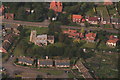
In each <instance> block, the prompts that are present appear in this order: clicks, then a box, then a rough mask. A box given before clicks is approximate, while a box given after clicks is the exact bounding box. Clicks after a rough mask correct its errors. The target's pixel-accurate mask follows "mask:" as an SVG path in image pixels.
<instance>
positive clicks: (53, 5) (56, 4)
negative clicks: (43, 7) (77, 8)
mask: <svg viewBox="0 0 120 80" xmlns="http://www.w3.org/2000/svg"><path fill="white" fill-rule="evenodd" d="M62 8H63V7H62V3H61V2H55V1H52V2H51V3H50V9H52V10H54V11H55V12H62Z"/></svg>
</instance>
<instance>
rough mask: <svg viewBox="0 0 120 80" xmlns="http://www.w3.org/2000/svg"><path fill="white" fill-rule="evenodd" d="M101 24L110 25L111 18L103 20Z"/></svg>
mask: <svg viewBox="0 0 120 80" xmlns="http://www.w3.org/2000/svg"><path fill="white" fill-rule="evenodd" d="M101 23H102V24H109V23H110V18H107V17H106V18H101Z"/></svg>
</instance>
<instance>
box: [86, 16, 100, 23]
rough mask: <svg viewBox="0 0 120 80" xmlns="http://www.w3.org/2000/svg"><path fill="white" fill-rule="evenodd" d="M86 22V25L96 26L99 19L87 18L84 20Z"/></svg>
mask: <svg viewBox="0 0 120 80" xmlns="http://www.w3.org/2000/svg"><path fill="white" fill-rule="evenodd" d="M86 21H88V23H90V24H98V22H99V21H100V18H99V17H88V18H86Z"/></svg>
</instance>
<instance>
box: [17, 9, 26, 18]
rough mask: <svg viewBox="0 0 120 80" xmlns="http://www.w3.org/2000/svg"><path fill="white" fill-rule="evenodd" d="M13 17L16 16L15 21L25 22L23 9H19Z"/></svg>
mask: <svg viewBox="0 0 120 80" xmlns="http://www.w3.org/2000/svg"><path fill="white" fill-rule="evenodd" d="M15 16H16V19H19V20H26V19H27V17H26V13H25V9H24V7H19V8H18V11H17V14H16V15H15Z"/></svg>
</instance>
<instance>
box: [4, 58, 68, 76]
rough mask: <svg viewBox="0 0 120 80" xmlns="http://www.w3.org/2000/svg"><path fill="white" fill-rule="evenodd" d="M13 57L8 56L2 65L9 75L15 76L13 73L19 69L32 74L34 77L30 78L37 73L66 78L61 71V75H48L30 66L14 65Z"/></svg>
mask: <svg viewBox="0 0 120 80" xmlns="http://www.w3.org/2000/svg"><path fill="white" fill-rule="evenodd" d="M14 59H15V57H10V58H9V60H8V61H7V62H6V63H3V65H2V66H3V67H4V68H5V69H6V71H7V73H8V74H9V75H10V76H11V77H14V76H15V74H14V72H15V71H19V72H22V73H24V74H28V73H31V74H34V77H33V76H32V78H35V77H36V76H37V75H42V76H43V77H44V78H68V75H67V74H66V73H63V74H61V75H49V76H48V75H47V74H46V73H43V72H40V71H38V70H37V69H30V68H24V67H22V66H15V65H14V64H13V62H14ZM29 78H30V77H29Z"/></svg>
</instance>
